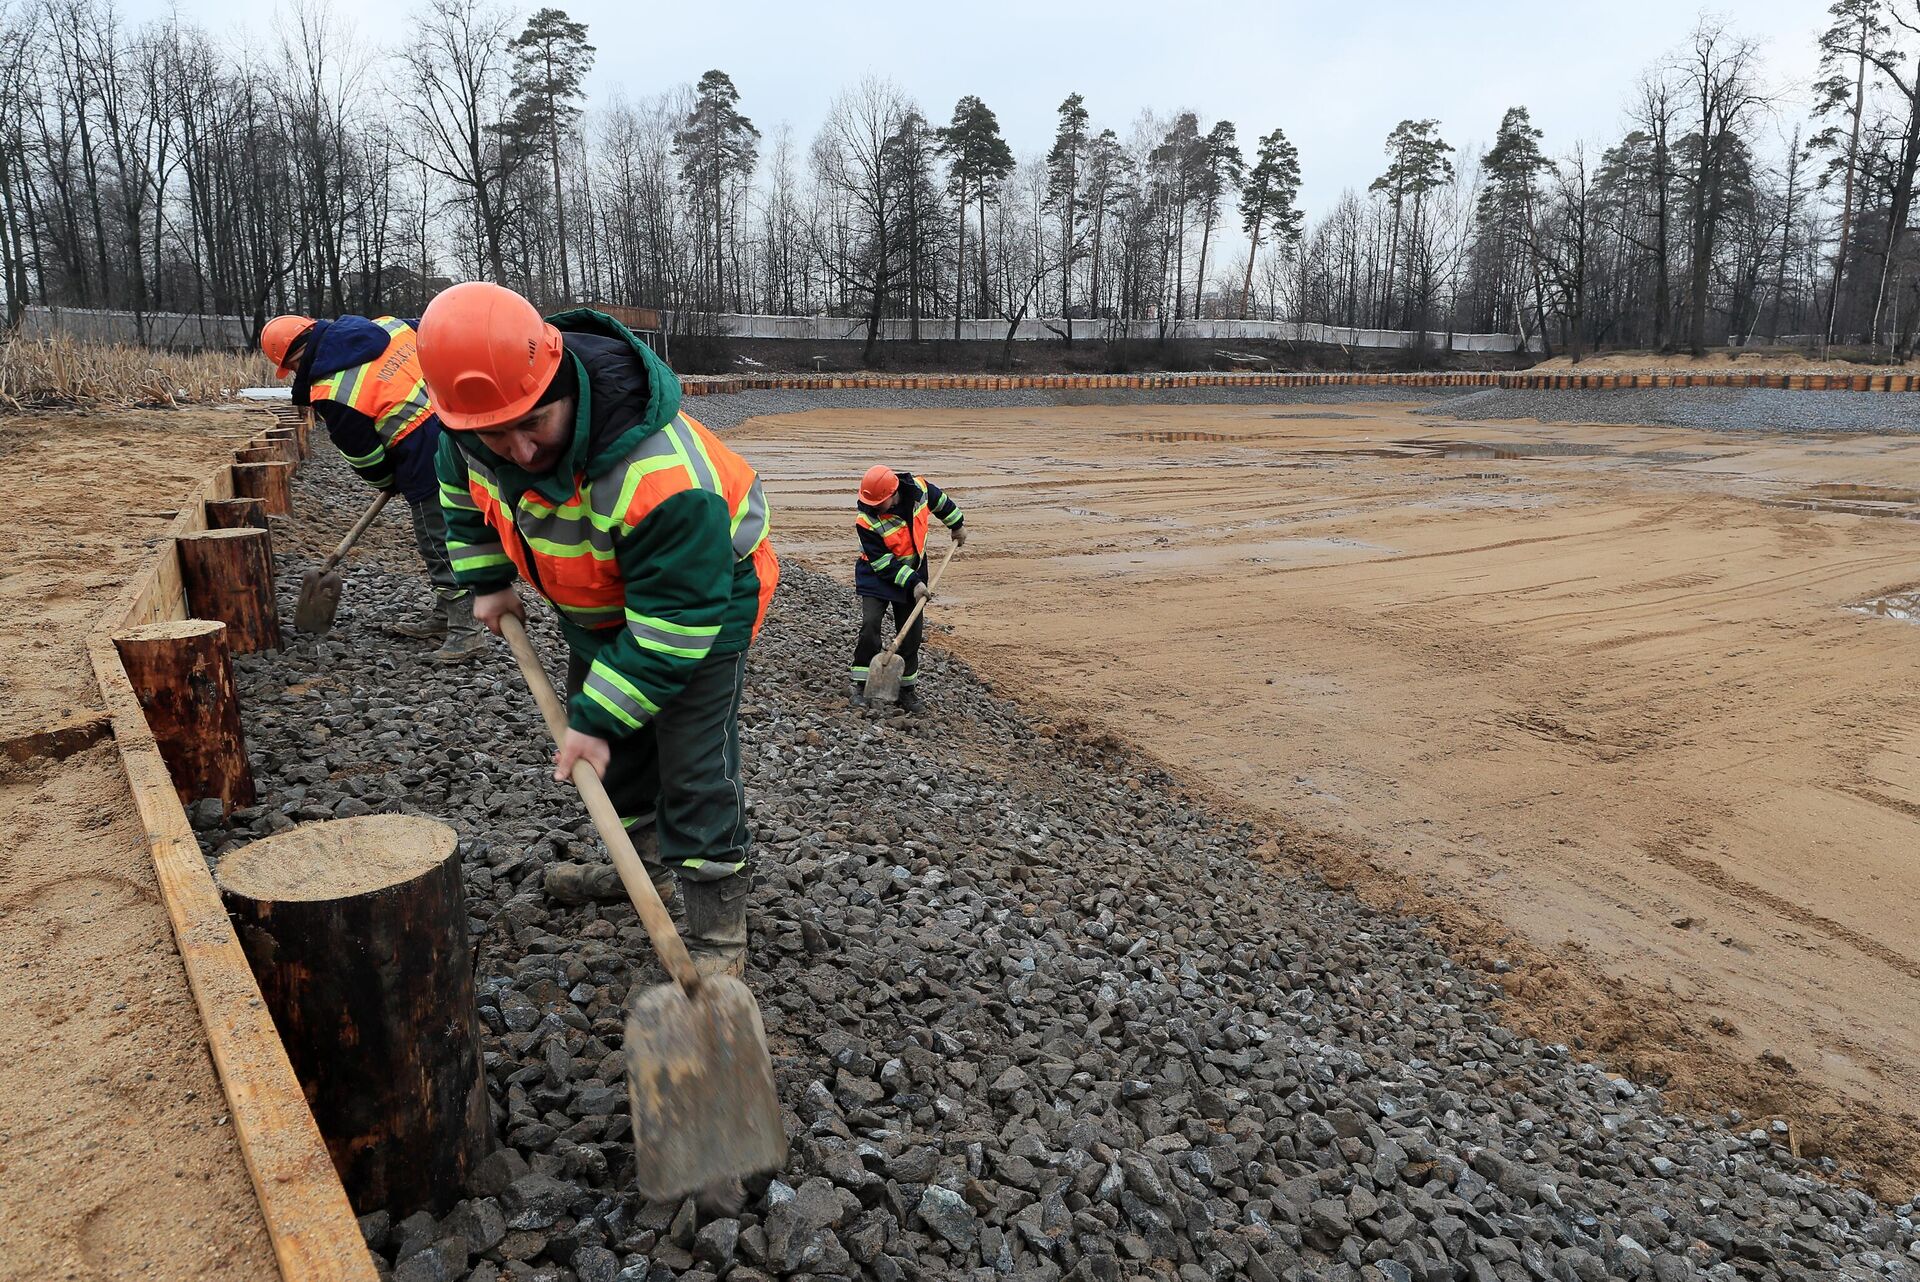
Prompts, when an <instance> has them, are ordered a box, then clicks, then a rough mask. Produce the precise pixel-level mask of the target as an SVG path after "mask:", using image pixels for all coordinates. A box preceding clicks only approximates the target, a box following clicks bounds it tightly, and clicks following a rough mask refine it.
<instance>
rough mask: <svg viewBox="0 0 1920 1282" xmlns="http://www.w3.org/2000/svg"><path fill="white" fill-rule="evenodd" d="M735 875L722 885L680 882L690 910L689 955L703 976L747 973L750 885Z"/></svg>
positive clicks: (684, 901) (746, 878) (744, 876)
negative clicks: (748, 898) (748, 893)
mask: <svg viewBox="0 0 1920 1282" xmlns="http://www.w3.org/2000/svg"><path fill="white" fill-rule="evenodd" d="M749 880H750V878H748V877H747V876H746V875H744V874H741V873H735V874H734V875H733V876H731V877H722V878H721V879H720V880H719V881H688V880H685V879H682V881H681V882H680V896H681V902H682V903H683V904H684V905H685V906H686V910H687V952H688V953H690V954H692V956H693V965H694V969H696V970H698V971H699V972H700V973H701V974H702V975H709V976H711V975H731V976H733V977H734V978H735V979H739V978H740V977H741V976H742V975H744V974H746V973H747V889H748V887H747V883H748V881H749Z"/></svg>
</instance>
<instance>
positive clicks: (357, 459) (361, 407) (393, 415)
mask: <svg viewBox="0 0 1920 1282" xmlns="http://www.w3.org/2000/svg"><path fill="white" fill-rule="evenodd" d="M417 341H418V340H417V336H416V335H415V333H414V327H413V326H412V325H411V324H410V323H409V322H407V321H403V320H397V319H395V318H394V317H392V316H376V317H374V318H373V319H372V320H368V319H367V318H366V317H364V316H342V317H340V318H339V319H338V320H331V321H325V320H314V319H313V318H312V317H309V316H276V317H274V318H273V319H272V320H270V321H268V322H267V327H266V328H265V329H264V330H262V331H261V332H260V350H261V351H262V352H265V353H266V355H267V359H268V360H270V361H272V362H273V363H274V365H275V366H276V367H277V368H278V369H279V372H280V375H281V377H283V378H284V377H286V376H287V375H289V374H291V375H292V376H293V403H294V404H295V405H310V406H312V407H313V412H314V414H315V415H317V416H318V417H319V419H320V421H321V423H322V424H324V425H325V427H326V429H327V435H328V436H330V437H332V438H333V443H334V445H335V446H337V447H338V448H339V450H340V453H341V454H343V455H345V456H346V460H347V463H348V465H349V466H351V467H352V468H353V470H354V471H356V472H358V473H359V474H360V476H361V478H362V479H363V480H365V481H366V482H367V484H369V485H371V486H373V487H374V488H375V489H377V490H387V491H390V492H392V493H395V494H398V495H399V496H400V497H401V498H403V499H405V500H406V502H407V511H408V512H409V513H410V514H411V515H412V517H413V544H414V547H416V548H417V549H419V552H420V560H421V561H422V562H423V563H425V565H426V567H427V581H428V583H429V584H430V585H431V586H432V590H433V601H432V604H431V605H430V606H429V607H428V608H427V610H426V612H425V613H423V614H421V615H420V616H418V617H416V618H413V619H407V620H403V621H401V622H399V623H394V624H391V625H389V627H388V630H389V631H391V632H395V633H398V634H399V635H401V636H404V637H414V638H416V639H419V640H423V641H431V640H435V639H438V638H441V637H444V638H445V640H444V641H443V642H442V643H441V646H440V648H439V649H438V650H435V651H434V652H433V654H432V655H431V656H430V657H432V658H433V659H434V660H435V661H436V662H438V663H465V662H467V661H468V660H470V659H473V658H476V657H478V656H479V655H480V654H482V653H484V652H485V650H486V648H487V635H486V633H485V632H483V631H482V630H481V628H480V625H479V624H477V623H475V622H474V620H473V594H472V593H471V592H469V591H467V590H466V589H465V588H463V587H461V586H460V585H459V583H458V582H457V581H456V580H455V579H454V575H453V569H452V567H451V566H450V565H449V564H448V563H447V522H446V518H445V516H444V515H442V513H441V509H440V496H439V488H440V483H439V480H438V478H437V477H435V475H434V471H433V455H434V451H435V449H437V448H438V447H439V444H440V420H439V419H438V418H437V417H435V415H434V412H433V406H432V404H431V403H430V402H429V401H428V399H427V385H426V382H425V380H423V379H422V378H421V376H420V358H419V354H418V352H417V351H416V346H417Z"/></svg>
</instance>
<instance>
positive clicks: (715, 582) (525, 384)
mask: <svg viewBox="0 0 1920 1282" xmlns="http://www.w3.org/2000/svg"><path fill="white" fill-rule="evenodd" d="M420 364H421V368H422V369H423V370H424V372H425V374H426V379H427V386H428V388H429V389H430V390H431V391H432V393H433V401H434V404H435V406H436V407H438V409H439V413H440V420H441V422H442V423H443V424H444V425H445V426H446V429H447V430H446V432H445V433H443V434H442V437H441V441H440V452H439V456H438V460H437V464H438V469H439V475H440V498H441V502H442V504H443V505H444V506H445V508H446V514H447V531H448V537H447V549H448V552H449V554H450V555H451V557H452V560H453V571H454V574H455V575H456V576H457V577H458V578H459V581H460V583H461V585H462V586H463V587H467V588H470V589H472V590H473V591H474V592H475V593H476V594H477V595H476V597H475V600H474V615H475V617H476V618H478V619H479V620H480V622H481V623H482V624H484V625H485V626H486V627H488V628H491V629H493V630H494V631H496V632H497V631H499V629H500V622H501V619H502V618H503V617H504V616H506V615H508V614H513V615H518V616H520V617H523V618H524V617H525V616H524V611H523V606H522V604H521V601H520V598H519V597H518V596H517V595H516V594H515V592H514V587H513V585H514V580H515V579H516V578H523V579H525V580H526V581H527V582H528V583H529V584H531V585H532V586H533V588H534V590H535V591H537V592H539V593H540V594H541V595H542V596H544V597H546V598H547V600H548V601H549V602H551V603H552V604H553V606H554V609H555V612H556V613H557V614H558V615H559V619H560V630H561V633H562V634H563V635H564V636H565V638H566V642H567V648H568V650H569V651H570V652H571V654H570V658H569V661H568V664H567V694H568V701H567V732H566V737H565V738H564V739H563V740H562V741H561V743H560V745H559V751H558V752H557V754H556V756H555V766H554V778H555V779H557V780H562V781H564V780H565V779H566V778H567V777H568V776H569V774H570V773H571V772H572V770H573V766H574V763H575V762H576V761H583V760H584V761H586V762H587V763H588V764H590V765H591V766H592V767H593V769H594V770H595V771H596V772H598V774H599V775H600V777H601V778H602V779H603V780H604V781H605V782H606V786H607V793H608V795H609V796H610V797H611V798H612V800H613V804H614V807H615V808H616V809H617V810H618V811H619V813H620V817H621V821H622V822H623V823H624V824H625V825H626V826H627V828H628V830H629V831H630V832H632V834H633V836H634V838H635V841H634V844H635V846H636V847H637V848H638V849H639V850H640V852H641V855H642V857H643V859H644V860H645V862H646V864H647V868H648V872H649V874H650V875H651V876H652V877H653V879H654V882H655V885H656V887H658V888H659V889H660V890H661V891H662V892H663V893H662V895H661V898H662V899H663V900H670V898H671V896H672V893H673V882H674V880H675V879H677V880H678V882H679V889H680V898H681V902H682V905H683V907H684V910H685V914H686V922H687V931H686V937H687V947H688V951H689V952H691V953H692V954H693V958H694V961H695V963H696V964H697V965H698V966H699V967H700V969H701V971H702V973H704V974H730V975H735V976H737V975H739V974H741V972H742V971H743V970H744V969H745V966H746V948H747V919H746V894H747V888H748V884H749V882H750V880H751V876H752V871H751V846H750V840H749V832H748V827H747V817H746V791H745V789H744V787H743V786H742V784H741V780H740V727H739V710H740V697H741V689H742V685H743V682H744V680H745V675H746V657H747V656H746V651H747V647H748V645H749V644H751V642H752V641H753V639H754V637H755V636H756V635H758V633H759V630H760V625H761V623H762V622H763V621H764V620H765V618H766V613H767V605H768V602H769V601H770V600H771V599H772V597H773V590H774V586H775V584H777V583H778V582H779V578H780V566H779V562H778V560H776V559H775V557H774V554H773V545H772V544H771V543H769V542H768V541H767V519H768V515H767V501H766V496H765V495H764V494H763V493H762V491H761V487H760V480H759V477H758V476H757V475H756V474H755V473H754V470H753V468H752V467H751V466H749V465H748V463H747V462H746V460H744V459H742V458H741V457H740V456H739V455H738V454H735V453H734V452H733V451H732V450H730V449H728V448H727V447H726V446H725V445H723V444H721V442H720V439H719V438H718V437H716V436H714V435H713V433H711V432H709V431H707V429H706V428H704V427H702V426H701V425H700V424H699V423H697V422H695V421H694V420H693V419H691V418H689V417H687V415H685V414H683V413H681V411H680V381H679V379H677V378H676V377H674V373H673V371H672V370H670V369H668V368H667V366H666V365H665V364H664V363H663V362H662V361H661V360H660V358H659V357H657V356H655V355H654V354H653V353H652V352H651V351H649V350H648V349H647V348H646V347H645V345H643V344H642V343H641V342H640V341H639V340H638V339H636V338H635V337H634V336H633V335H632V334H631V333H629V332H628V331H627V329H626V328H625V327H624V326H622V325H621V324H620V323H619V322H618V321H616V320H614V319H613V318H612V317H610V316H606V315H603V314H602V313H600V312H596V311H591V310H588V309H585V308H581V309H577V310H574V311H568V312H562V313H561V314H559V315H557V316H554V317H552V318H551V319H545V320H543V319H542V318H541V316H540V313H539V312H538V311H536V310H535V309H534V307H533V304H531V303H529V302H528V301H527V300H526V299H524V298H522V297H521V296H520V295H518V294H516V293H514V292H513V291H512V290H510V289H504V288H502V287H501V286H498V285H491V284H485V283H481V282H470V283H467V284H463V285H455V286H454V287H453V288H451V289H449V290H447V291H446V292H445V293H443V294H441V295H440V296H439V297H438V298H436V299H434V300H433V302H432V303H431V304H430V305H429V306H428V307H427V311H426V315H425V316H423V317H422V318H421V320H420ZM649 834H651V835H652V836H653V838H654V840H652V841H648V840H647V837H648V835H649ZM554 871H555V870H550V871H549V876H548V878H547V891H548V894H549V896H550V897H552V898H556V899H560V900H562V901H563V902H564V901H566V900H568V899H573V898H581V899H589V898H591V899H608V900H616V899H623V898H624V895H623V894H622V893H621V890H620V883H619V879H618V877H617V876H616V875H614V872H613V869H612V867H611V866H610V865H594V866H591V867H590V868H588V869H586V870H581V871H578V872H575V873H572V874H569V875H567V876H565V877H564V878H560V879H556V877H555V876H554Z"/></svg>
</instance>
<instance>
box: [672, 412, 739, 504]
mask: <svg viewBox="0 0 1920 1282" xmlns="http://www.w3.org/2000/svg"><path fill="white" fill-rule="evenodd" d="M673 426H674V428H676V429H678V430H677V431H675V432H674V439H675V440H677V441H678V442H679V443H680V447H681V452H682V453H683V454H686V453H687V447H688V446H689V445H691V446H692V447H693V449H692V453H691V454H687V470H688V471H690V472H692V473H693V481H694V484H695V485H698V486H699V487H700V488H701V489H703V490H706V491H708V492H709V493H713V494H719V495H721V496H723V497H724V496H725V494H726V491H725V490H724V489H723V488H722V487H721V485H720V469H719V468H717V467H715V466H714V465H713V459H711V458H710V457H708V455H707V444H706V442H705V441H703V440H701V439H700V433H699V432H697V431H695V430H694V427H693V424H692V423H689V422H688V421H687V416H686V415H685V414H682V415H680V416H679V417H678V418H676V419H675V420H674V421H673ZM696 458H697V459H698V460H699V462H698V464H696V463H695V462H694V460H695V459H696ZM703 473H704V475H702V474H703Z"/></svg>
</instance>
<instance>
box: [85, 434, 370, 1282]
mask: <svg viewBox="0 0 1920 1282" xmlns="http://www.w3.org/2000/svg"><path fill="white" fill-rule="evenodd" d="M274 413H275V417H274V418H268V417H266V416H262V417H261V420H260V422H261V426H262V429H263V430H262V431H261V433H260V434H259V435H257V436H256V437H255V438H254V440H252V441H249V442H246V443H245V445H244V446H243V448H258V447H263V446H265V445H267V443H268V442H267V438H266V434H265V430H264V429H265V428H266V427H267V426H269V425H277V424H279V423H286V424H287V425H289V426H291V425H294V422H295V420H296V419H297V417H298V416H299V415H300V411H297V410H293V409H292V408H291V407H288V408H287V409H285V410H277V411H275V412H274ZM302 435H303V436H304V428H302ZM236 453H238V451H236ZM232 497H233V473H232V470H231V468H229V467H224V466H223V467H221V468H220V469H218V470H217V471H216V472H215V473H214V474H213V475H212V476H210V477H208V478H207V479H206V480H205V481H204V482H202V483H201V485H200V487H199V488H198V489H196V490H195V491H194V493H193V494H192V495H191V496H189V497H188V498H187V500H186V501H185V502H184V503H183V504H182V505H181V508H180V513H179V515H178V516H176V517H175V518H174V521H173V524H172V525H171V526H170V527H168V530H167V533H166V536H165V537H164V538H162V539H161V540H160V542H159V543H158V545H157V550H156V553H155V556H154V559H153V560H152V561H151V562H150V563H149V564H148V566H147V568H146V570H145V571H144V572H142V573H140V574H138V575H136V576H135V577H134V578H133V580H132V581H131V582H130V583H129V584H128V585H127V587H126V590H125V591H124V592H123V593H122V594H121V595H120V597H119V598H118V599H117V600H116V601H115V602H114V604H113V605H112V606H110V607H109V608H108V609H107V611H106V613H105V615H104V616H103V617H102V618H101V620H100V623H99V625H98V626H96V627H95V628H94V629H93V631H92V632H90V633H89V634H88V636H87V653H88V655H89V657H90V658H91V659H92V661H93V671H94V676H95V679H96V680H97V681H98V682H99V684H100V695H101V698H102V699H103V700H105V703H106V709H107V715H108V717H109V718H110V719H111V721H112V725H113V738H114V743H115V746H116V747H117V748H118V749H119V753H120V760H121V764H122V765H123V766H124V768H125V770H126V774H127V783H128V786H129V787H130V788H131V790H132V792H133V799H134V804H135V806H136V807H137V808H138V811H139V815H140V822H141V825H142V827H144V828H145V830H146V837H147V848H148V850H149V852H150V853H151V854H152V857H153V867H154V872H155V874H156V876H157V878H158V881H159V886H160V894H161V898H162V899H163V900H164V901H165V903H166V908H167V916H168V917H169V919H170V920H171V921H172V923H173V937H174V940H175V942H176V943H177V944H178V946H179V949H180V959H181V961H182V962H183V963H184V965H185V967H186V972H187V983H188V985H189V986H190V987H191V988H192V990H193V999H194V1004H195V1005H196V1006H197V1007H198V1008H199V1011H200V1021H201V1023H202V1024H203V1025H204V1026H205V1029H206V1034H207V1045H208V1047H209V1049H210V1050H211V1051H212V1052H213V1062H214V1066H215V1068H216V1069H217V1070H218V1071H219V1074H220V1085H221V1088H222V1090H223V1091H224V1092H225V1093H226V1098H227V1105H228V1109H229V1111H230V1113H231V1116H232V1122H233V1128H234V1133H235V1136H236V1137H237V1138H238V1140H239V1142H240V1152H241V1155H242V1157H243V1158H244V1159H245V1161H246V1164H247V1174H248V1176H249V1177H250V1178H251V1179H252V1181H253V1188H254V1194H255V1196H256V1197H257V1198H258V1199H259V1202H260V1213H261V1217H262V1219H263V1220H264V1221H265V1223H266V1226H267V1233H268V1235H269V1236H270V1237H271V1239H272V1241H273V1251H274V1256H275V1258H276V1259H277V1260H278V1262H279V1265H280V1276H281V1277H282V1278H283V1279H285V1282H375V1279H376V1277H377V1274H376V1272H375V1270H374V1267H373V1261H372V1258H371V1256H369V1254H368V1253H367V1248H366V1244H365V1242H364V1241H363V1240H362V1238H361V1235H360V1227H359V1224H358V1222H357V1221H356V1220H355V1218H354V1214H353V1208H352V1207H351V1206H349V1205H348V1203H347V1195H346V1191H345V1190H344V1189H342V1188H341V1186H340V1179H339V1176H337V1175H336V1174H335V1173H334V1169H333V1162H332V1160H331V1159H330V1158H329V1157H328V1155H327V1146H326V1144H325V1142H324V1141H323V1140H322V1139H321V1138H320V1128H319V1127H318V1126H316V1125H315V1124H314V1120H313V1114H312V1113H311V1112H310V1111H309V1110H308V1108H307V1101H306V1097H305V1095H304V1094H302V1092H301V1089H300V1083H299V1081H298V1080H297V1079H296V1078H295V1077H294V1074H293V1066H292V1065H291V1064H290V1063H288V1061H287V1055H286V1051H285V1050H284V1049H283V1048H282V1046H281V1044H280V1036H279V1033H278V1032H277V1031H276V1030H275V1028H274V1026H273V1017H272V1016H271V1015H270V1014H268V1012H267V1008H266V1005H265V1003H264V1002H263V1001H262V1000H261V997H260V989H259V987H258V986H257V985H256V984H255V983H254V980H253V972H252V971H251V970H250V969H248V966H247V959H246V957H245V955H244V954H243V953H242V952H241V951H240V941H239V939H238V938H237V937H236V936H235V935H234V933H233V925H232V923H231V922H230V921H229V920H228V918H227V910H226V906H225V905H224V904H222V903H221V901H220V893H219V891H218V890H217V889H215V887H214V883H213V874H212V872H211V871H210V870H209V869H208V867H207V861H206V859H205V858H204V857H203V856H202V855H201V853H200V844H199V842H198V841H197V840H195V838H194V834H193V827H192V825H191V824H190V823H189V822H188V821H187V813H186V809H185V808H184V807H183V806H182V805H181V802H180V798H179V795H178V794H177V793H176V792H175V790H174V785H173V780H172V779H171V778H169V777H168V774H167V767H166V763H165V762H164V761H163V760H161V757H160V749H159V747H158V745H157V744H156V743H155V742H154V737H153V733H152V731H151V730H150V729H149V728H148V725H147V719H146V714H145V713H144V712H142V711H141V708H140V700H139V698H138V697H137V696H136V695H135V694H134V690H133V686H132V684H131V683H130V682H129V681H128V680H127V674H126V670H125V669H124V668H123V667H122V666H121V664H120V656H119V653H118V652H117V651H116V650H115V649H114V644H113V638H114V637H115V636H117V635H120V634H122V633H124V632H126V631H127V630H129V629H131V628H135V627H139V626H141V625H143V624H147V623H158V622H163V621H168V620H176V619H184V618H186V617H188V612H187V600H186V589H185V587H184V586H183V585H182V583H181V578H180V561H179V554H178V552H177V550H176V546H175V545H176V541H177V540H178V539H179V537H180V536H181V535H183V534H192V533H195V532H197V531H200V530H204V529H206V528H207V516H206V504H207V502H208V501H209V500H219V499H227V498H232Z"/></svg>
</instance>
